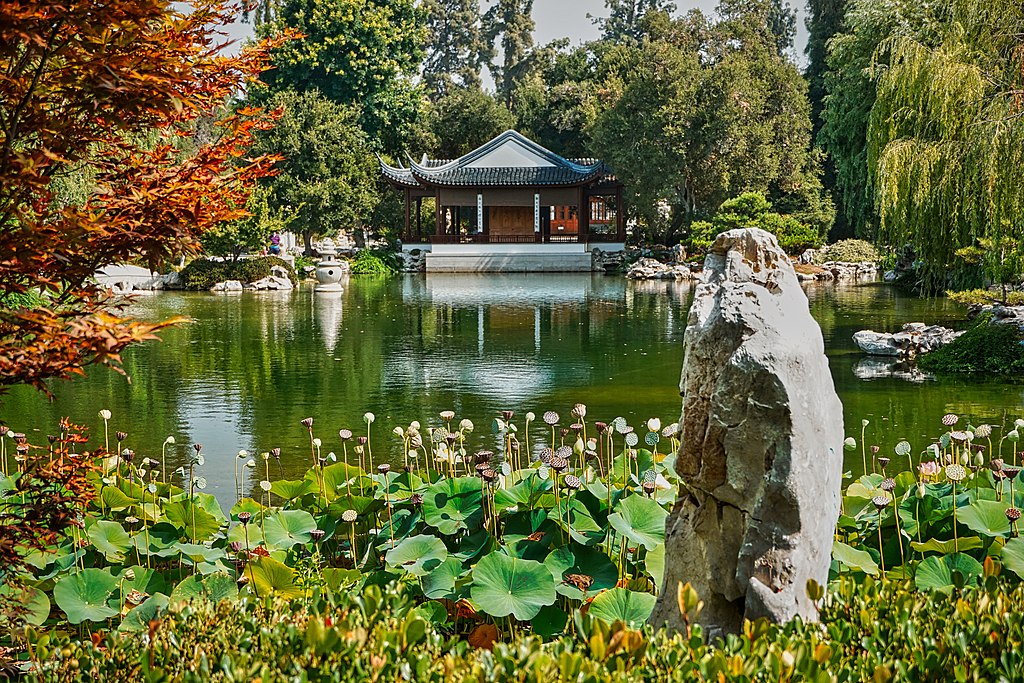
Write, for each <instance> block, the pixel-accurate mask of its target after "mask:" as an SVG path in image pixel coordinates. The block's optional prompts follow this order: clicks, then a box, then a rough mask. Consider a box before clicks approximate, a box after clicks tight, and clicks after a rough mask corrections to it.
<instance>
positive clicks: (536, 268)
mask: <svg viewBox="0 0 1024 683" xmlns="http://www.w3.org/2000/svg"><path fill="white" fill-rule="evenodd" d="M611 246H613V245H602V248H605V249H607V248H608V247H611ZM620 249H621V247H620ZM593 270H594V256H593V254H592V253H591V248H590V245H588V244H586V243H568V244H435V245H432V248H431V249H430V251H429V252H427V253H426V272H428V273H589V272H591V271H593Z"/></svg>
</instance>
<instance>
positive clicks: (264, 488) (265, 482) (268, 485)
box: [260, 479, 271, 491]
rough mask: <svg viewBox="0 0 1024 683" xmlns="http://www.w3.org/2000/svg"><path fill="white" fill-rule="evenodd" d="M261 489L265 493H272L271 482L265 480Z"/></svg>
mask: <svg viewBox="0 0 1024 683" xmlns="http://www.w3.org/2000/svg"><path fill="white" fill-rule="evenodd" d="M260 488H261V489H263V490H264V491H270V488H271V485H270V482H269V481H267V480H266V479H264V480H263V481H261V482H260Z"/></svg>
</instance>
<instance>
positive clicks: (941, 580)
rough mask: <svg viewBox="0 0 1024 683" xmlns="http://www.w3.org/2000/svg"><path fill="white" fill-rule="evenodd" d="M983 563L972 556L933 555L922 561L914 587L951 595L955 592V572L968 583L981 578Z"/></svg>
mask: <svg viewBox="0 0 1024 683" xmlns="http://www.w3.org/2000/svg"><path fill="white" fill-rule="evenodd" d="M982 571H983V568H982V566H981V563H980V562H978V561H977V560H976V559H974V558H973V557H971V556H970V555H965V554H963V553H955V554H953V555H932V556H931V557H926V558H924V559H923V560H921V563H920V564H919V565H917V572H916V573H915V574H914V585H916V586H917V587H918V588H919V589H920V590H925V591H927V590H937V591H940V592H942V593H949V592H950V591H952V590H953V572H960V573H961V574H962V575H963V577H964V580H965V581H966V582H967V583H971V582H973V580H974V579H976V578H977V577H979V576H981V574H982Z"/></svg>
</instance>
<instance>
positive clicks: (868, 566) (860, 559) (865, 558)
mask: <svg viewBox="0 0 1024 683" xmlns="http://www.w3.org/2000/svg"><path fill="white" fill-rule="evenodd" d="M832 559H834V560H835V561H836V562H839V563H840V564H844V565H846V566H847V567H849V568H850V569H852V570H854V571H859V572H864V573H865V574H868V575H870V576H878V563H876V562H875V560H874V558H873V557H871V554H870V553H868V552H867V551H866V550H857V549H856V548H854V547H852V546H849V545H847V544H845V543H841V542H840V541H835V542H833V543H832Z"/></svg>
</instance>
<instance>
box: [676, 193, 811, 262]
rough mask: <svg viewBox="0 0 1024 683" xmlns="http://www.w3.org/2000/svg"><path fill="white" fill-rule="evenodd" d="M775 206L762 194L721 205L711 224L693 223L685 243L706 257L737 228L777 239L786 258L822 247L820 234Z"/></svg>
mask: <svg viewBox="0 0 1024 683" xmlns="http://www.w3.org/2000/svg"><path fill="white" fill-rule="evenodd" d="M771 208H772V204H771V202H769V201H768V199H767V198H765V196H764V195H763V194H761V193H759V192H745V193H743V194H741V195H739V196H738V197H734V198H733V199H729V200H727V201H724V202H722V205H721V206H720V207H719V209H718V213H716V214H715V216H714V217H713V218H712V219H711V221H694V222H693V223H692V224H691V225H690V230H689V235H688V237H687V239H686V241H685V244H686V246H687V249H688V250H689V252H691V253H693V254H705V253H707V251H708V249H710V248H711V245H712V244H713V243H714V241H715V237H716V236H717V235H718V234H719V233H722V232H725V231H726V230H733V229H735V228H761V229H762V230H767V231H768V232H770V233H772V234H773V235H775V237H776V238H777V239H778V241H779V246H780V247H782V249H783V251H785V252H786V253H787V254H791V255H795V254H800V253H802V252H803V251H805V250H807V249H813V248H814V247H817V246H818V245H820V244H821V236H820V235H819V234H818V231H817V230H815V229H814V228H812V227H811V226H809V225H805V224H803V223H801V222H800V221H798V220H796V219H795V218H793V217H792V216H784V215H781V214H779V213H775V212H773V211H772V210H771Z"/></svg>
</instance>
